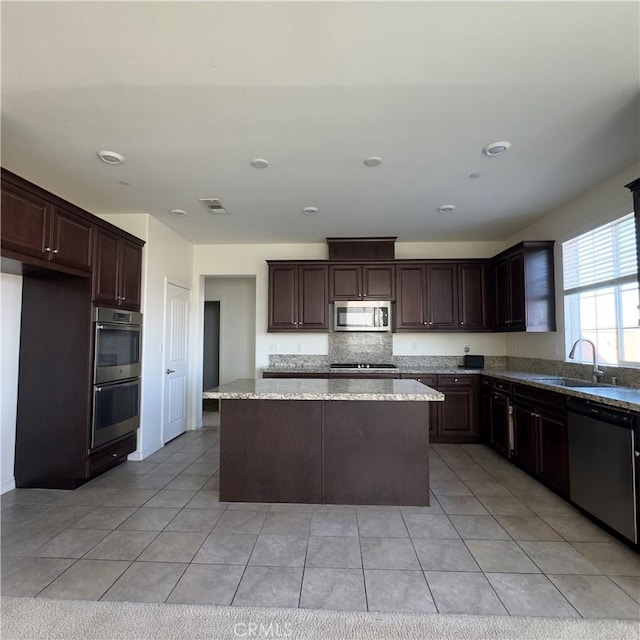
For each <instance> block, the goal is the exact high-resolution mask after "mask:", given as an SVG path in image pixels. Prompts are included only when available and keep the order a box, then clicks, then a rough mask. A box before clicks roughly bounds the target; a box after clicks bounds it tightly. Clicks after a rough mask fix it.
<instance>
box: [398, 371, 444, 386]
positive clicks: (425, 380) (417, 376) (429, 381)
mask: <svg viewBox="0 0 640 640" xmlns="http://www.w3.org/2000/svg"><path fill="white" fill-rule="evenodd" d="M400 377H401V378H404V379H406V380H417V381H418V382H422V384H426V385H427V386H428V387H437V386H438V376H437V375H436V374H434V373H425V374H424V375H423V374H421V373H403V374H402V375H401V376H400Z"/></svg>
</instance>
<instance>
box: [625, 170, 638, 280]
mask: <svg viewBox="0 0 640 640" xmlns="http://www.w3.org/2000/svg"><path fill="white" fill-rule="evenodd" d="M625 187H626V188H627V189H629V190H630V191H631V193H632V194H633V210H634V211H635V216H636V257H637V260H638V280H639V281H640V178H638V179H637V180H634V181H633V182H630V183H629V184H627V185H625Z"/></svg>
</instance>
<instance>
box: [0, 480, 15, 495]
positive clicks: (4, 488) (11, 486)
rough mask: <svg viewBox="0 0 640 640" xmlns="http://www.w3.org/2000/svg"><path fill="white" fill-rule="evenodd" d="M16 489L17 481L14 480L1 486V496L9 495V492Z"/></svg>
mask: <svg viewBox="0 0 640 640" xmlns="http://www.w3.org/2000/svg"><path fill="white" fill-rule="evenodd" d="M15 488H16V479H15V478H12V479H11V480H7V481H6V482H3V483H2V484H1V485H0V494H3V493H7V491H13V490H14V489H15Z"/></svg>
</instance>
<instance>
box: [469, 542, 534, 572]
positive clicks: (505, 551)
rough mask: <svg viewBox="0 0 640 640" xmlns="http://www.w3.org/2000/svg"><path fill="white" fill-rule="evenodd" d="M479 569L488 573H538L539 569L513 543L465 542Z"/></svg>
mask: <svg viewBox="0 0 640 640" xmlns="http://www.w3.org/2000/svg"><path fill="white" fill-rule="evenodd" d="M466 544H467V547H469V551H471V553H472V554H473V557H474V558H475V559H476V562H477V563H478V564H479V565H480V568H481V569H482V570H483V571H485V572H490V573H540V569H538V567H536V565H535V564H533V562H531V560H530V559H529V558H528V557H527V555H526V554H525V553H524V551H523V550H522V549H521V548H520V547H519V546H518V545H517V544H516V543H515V542H509V541H505V540H467V541H466Z"/></svg>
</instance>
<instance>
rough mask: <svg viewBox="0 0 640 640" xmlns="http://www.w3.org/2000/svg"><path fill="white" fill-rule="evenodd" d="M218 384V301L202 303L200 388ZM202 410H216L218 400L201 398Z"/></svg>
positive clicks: (210, 387)
mask: <svg viewBox="0 0 640 640" xmlns="http://www.w3.org/2000/svg"><path fill="white" fill-rule="evenodd" d="M219 384H220V301H219V300H210V301H206V302H205V303H204V347H203V358H202V390H203V391H206V390H207V389H213V387H217V386H218V385H219ZM202 410H203V411H217V410H218V400H207V399H203V400H202Z"/></svg>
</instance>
